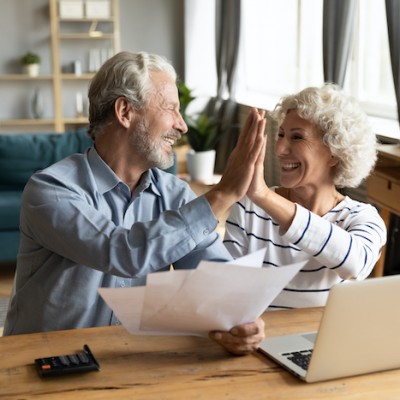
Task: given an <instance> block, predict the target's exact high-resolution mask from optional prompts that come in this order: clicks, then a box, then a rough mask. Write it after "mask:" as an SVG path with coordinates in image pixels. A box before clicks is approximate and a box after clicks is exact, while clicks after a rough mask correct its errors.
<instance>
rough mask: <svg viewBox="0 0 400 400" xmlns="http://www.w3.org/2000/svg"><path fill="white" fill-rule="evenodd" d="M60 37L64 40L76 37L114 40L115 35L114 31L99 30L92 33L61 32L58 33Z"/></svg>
mask: <svg viewBox="0 0 400 400" xmlns="http://www.w3.org/2000/svg"><path fill="white" fill-rule="evenodd" d="M58 37H59V38H60V39H64V40H76V39H84V40H92V39H101V40H104V39H107V40H113V39H114V35H113V34H112V33H103V32H99V31H95V32H92V33H60V34H59V35H58Z"/></svg>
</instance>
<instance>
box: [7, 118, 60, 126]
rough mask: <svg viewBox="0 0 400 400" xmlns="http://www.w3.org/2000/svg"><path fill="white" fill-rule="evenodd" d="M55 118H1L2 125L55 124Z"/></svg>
mask: <svg viewBox="0 0 400 400" xmlns="http://www.w3.org/2000/svg"><path fill="white" fill-rule="evenodd" d="M53 124H54V119H47V118H46V119H30V118H21V119H2V120H0V126H31V125H33V126H40V125H53Z"/></svg>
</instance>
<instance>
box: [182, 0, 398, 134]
mask: <svg viewBox="0 0 400 400" xmlns="http://www.w3.org/2000/svg"><path fill="white" fill-rule="evenodd" d="M213 7H215V5H214V1H213V0H205V1H202V2H198V1H196V0H186V14H187V16H188V15H190V16H191V18H190V20H189V21H190V24H188V25H187V29H186V34H187V37H186V39H187V42H186V43H187V47H186V55H187V58H186V78H187V84H188V85H189V86H191V87H193V88H195V89H197V91H198V94H200V95H202V94H207V95H215V91H216V90H215V87H216V78H215V45H214V38H215V35H214V20H213V18H214V14H213V12H211V11H210V10H212V8H213ZM190 8H193V9H195V10H191V9H190ZM322 10H323V1H322V0H279V1H276V0H242V10H241V11H242V25H241V41H240V54H239V63H238V85H237V91H236V93H235V94H234V96H235V98H236V100H237V101H238V102H239V103H243V104H247V105H251V106H257V107H262V108H267V109H271V108H273V107H274V106H275V104H276V103H277V101H278V100H279V98H280V97H281V96H283V95H285V94H288V93H293V92H296V91H299V90H301V89H302V88H304V87H306V86H312V85H321V84H322V83H323V81H324V78H323V56H322V14H323V13H322ZM385 12H386V11H385V1H384V0H359V1H358V2H357V13H356V21H355V22H356V25H355V30H354V42H353V48H352V52H351V56H350V60H349V65H348V67H347V72H346V80H345V84H344V86H345V89H346V90H347V91H348V92H349V93H350V94H352V95H353V96H354V97H356V98H357V99H358V100H359V101H360V102H361V104H362V106H363V107H364V109H365V111H366V112H367V113H368V114H369V115H370V116H371V122H372V124H373V126H374V129H375V130H376V132H377V133H379V134H381V135H382V136H388V137H392V138H396V139H400V131H399V123H398V120H397V106H396V97H395V91H394V84H393V77H392V70H391V62H390V55H389V44H388V36H387V27H386V14H385ZM186 21H188V20H186ZM196 26H197V28H196ZM193 36H197V41H194V39H193ZM190 37H192V39H190ZM188 52H189V53H188ZM205 68H207V69H206V70H205ZM198 70H200V71H202V72H200V73H198V72H197V71H198Z"/></svg>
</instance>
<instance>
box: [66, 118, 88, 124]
mask: <svg viewBox="0 0 400 400" xmlns="http://www.w3.org/2000/svg"><path fill="white" fill-rule="evenodd" d="M63 121H64V123H65V124H79V125H82V124H88V123H89V120H88V118H87V117H75V118H74V117H71V118H64V119H63Z"/></svg>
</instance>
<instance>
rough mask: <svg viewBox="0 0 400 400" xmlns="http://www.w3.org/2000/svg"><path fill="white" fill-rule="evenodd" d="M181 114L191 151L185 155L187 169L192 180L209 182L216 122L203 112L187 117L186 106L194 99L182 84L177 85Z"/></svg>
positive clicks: (216, 139) (213, 153)
mask: <svg viewBox="0 0 400 400" xmlns="http://www.w3.org/2000/svg"><path fill="white" fill-rule="evenodd" d="M178 91H179V100H180V103H181V110H180V111H181V114H182V117H183V119H184V120H185V122H186V125H187V127H188V132H187V134H186V138H187V142H188V144H189V145H190V147H191V149H190V151H189V152H188V153H187V167H188V172H189V175H190V177H191V179H192V180H196V181H203V182H211V181H212V180H213V176H214V166H215V146H216V144H217V142H218V139H219V124H218V121H216V120H215V119H213V118H212V117H210V116H209V115H207V113H206V112H205V111H202V112H200V113H196V114H194V115H189V114H188V113H187V107H188V105H189V104H190V103H191V102H192V101H193V100H194V99H195V97H194V96H193V95H192V91H191V89H189V88H188V87H187V86H186V85H185V84H184V83H183V82H179V83H178Z"/></svg>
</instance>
